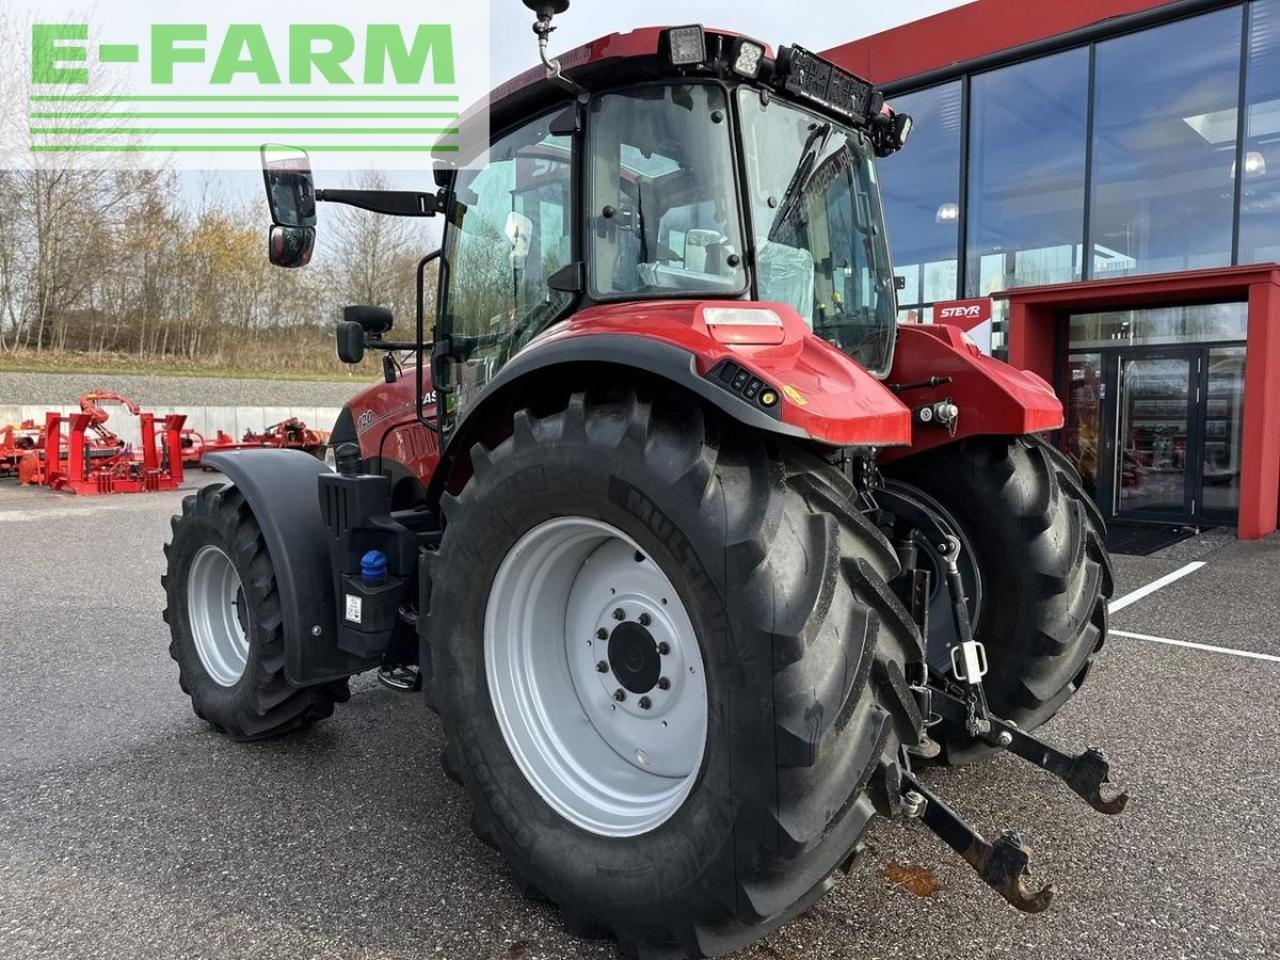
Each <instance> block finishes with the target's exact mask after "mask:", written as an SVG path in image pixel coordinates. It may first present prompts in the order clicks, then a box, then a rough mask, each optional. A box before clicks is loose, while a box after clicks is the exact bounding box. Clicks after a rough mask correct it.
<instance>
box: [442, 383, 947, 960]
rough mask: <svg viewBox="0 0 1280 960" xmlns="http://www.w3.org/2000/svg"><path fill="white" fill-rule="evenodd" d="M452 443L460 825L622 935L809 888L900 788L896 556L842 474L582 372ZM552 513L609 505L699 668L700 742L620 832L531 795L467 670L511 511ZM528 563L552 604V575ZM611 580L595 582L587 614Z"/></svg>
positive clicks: (449, 597) (588, 924) (483, 675)
mask: <svg viewBox="0 0 1280 960" xmlns="http://www.w3.org/2000/svg"><path fill="white" fill-rule="evenodd" d="M471 457H472V463H473V466H474V471H475V472H474V476H473V477H472V478H471V479H470V480H469V481H468V483H467V485H466V487H465V488H464V489H463V491H462V492H461V494H460V495H459V497H458V498H457V499H456V500H454V499H448V498H447V499H446V501H445V503H444V507H445V513H446V517H447V520H448V523H447V526H446V528H445V534H444V540H443V542H442V544H441V547H440V553H439V555H438V557H437V559H436V562H435V563H434V564H433V575H432V579H433V584H432V609H431V613H430V621H429V625H428V635H429V636H430V638H431V641H430V642H431V656H432V662H433V664H434V670H435V673H434V678H433V680H432V686H433V688H434V697H435V701H436V703H437V704H438V706H439V709H440V714H441V718H442V721H443V725H444V729H445V732H446V735H447V738H448V744H447V748H446V754H445V758H444V763H445V769H446V771H448V772H450V773H451V774H455V775H457V777H459V778H460V779H461V782H462V783H463V784H464V786H465V787H466V789H467V792H468V793H469V795H470V798H471V802H472V806H473V814H472V825H473V827H474V829H475V831H476V833H477V834H478V835H479V836H480V837H481V838H482V839H483V840H485V841H486V842H488V843H490V844H492V845H494V846H496V847H497V848H498V849H500V850H501V851H502V852H503V853H504V854H505V856H506V858H507V860H508V862H509V863H510V865H511V869H512V871H513V873H514V875H515V880H516V883H517V885H518V886H519V888H520V889H521V890H522V891H525V892H526V893H527V894H528V895H530V896H533V897H536V898H538V899H547V900H550V901H552V902H554V903H556V904H558V905H559V908H560V910H561V913H562V915H563V917H564V920H565V923H566V925H567V926H568V927H569V928H570V929H571V930H586V931H599V932H604V933H608V934H612V935H614V936H616V937H617V939H618V940H619V942H620V944H621V946H622V947H623V950H624V952H626V953H627V954H628V955H631V956H645V957H658V956H686V955H687V956H695V957H702V956H718V955H721V954H723V953H726V952H729V951H732V950H735V949H738V948H739V947H742V946H744V945H745V944H747V943H750V942H751V941H753V940H755V939H757V938H759V937H762V936H765V935H766V934H768V933H769V932H771V931H772V930H774V929H776V928H777V927H779V926H781V925H782V924H783V923H785V922H787V921H788V920H789V919H791V918H792V917H794V916H796V915H797V914H799V913H800V912H802V911H803V910H805V909H806V908H807V907H808V906H809V905H811V904H812V903H814V902H815V901H816V900H817V899H818V898H820V897H821V896H822V895H823V894H824V893H825V892H826V891H827V890H828V889H829V888H830V886H831V885H832V883H833V880H832V873H833V871H835V870H836V869H837V868H838V867H839V866H841V865H842V864H843V863H844V862H846V861H847V860H848V859H849V858H850V856H851V854H852V852H853V850H854V848H855V844H856V843H857V840H858V838H859V836H860V835H861V834H862V832H863V830H864V828H865V827H866V825H867V823H868V821H869V820H870V818H871V816H872V814H873V813H874V812H876V811H877V810H879V811H880V812H882V813H886V814H887V813H891V812H894V811H896V810H897V802H898V801H897V798H898V795H899V783H900V780H899V768H898V755H899V746H900V745H901V744H903V743H906V744H916V743H918V742H919V741H920V739H921V737H922V718H921V717H920V715H919V712H918V710H917V708H916V704H915V701H914V699H913V698H912V696H911V694H910V692H909V690H908V689H907V685H906V683H905V681H904V680H903V677H904V675H908V676H910V675H912V673H913V667H912V664H914V663H916V662H918V661H919V660H920V658H921V655H922V647H921V640H920V638H919V634H918V632H916V630H915V628H914V625H913V624H912V623H911V622H910V619H909V617H908V616H907V614H906V611H905V610H904V609H903V608H902V607H901V605H900V604H899V603H898V601H897V599H896V598H895V597H894V596H893V595H892V593H891V592H890V591H889V589H888V587H887V585H886V581H887V579H888V578H890V577H892V576H893V575H894V574H895V573H896V571H897V561H896V557H895V556H894V554H893V551H892V550H891V548H890V547H889V545H888V543H887V542H886V541H885V540H884V539H883V537H882V536H881V535H880V533H879V531H878V530H876V529H875V527H874V526H873V525H872V524H870V523H869V522H868V521H867V520H866V519H865V518H863V517H862V516H861V515H859V514H856V513H853V512H851V511H850V510H849V509H848V508H847V507H846V504H847V503H848V502H850V493H851V490H850V488H849V487H848V485H847V484H846V483H845V482H844V480H843V478H842V476H841V475H840V474H839V472H838V471H836V470H834V469H833V468H831V467H830V466H828V465H827V464H825V463H823V462H822V461H819V460H816V459H814V458H812V457H808V456H806V455H804V454H802V453H800V452H798V451H794V450H779V449H776V448H771V447H770V446H769V444H768V443H767V442H766V441H765V440H764V439H762V438H761V437H760V436H758V435H754V434H744V433H741V432H737V431H734V430H732V429H730V428H725V429H724V430H723V433H722V432H721V429H720V427H719V426H718V425H717V424H715V423H712V422H708V421H706V420H705V419H704V414H703V411H702V410H701V409H700V408H699V407H698V406H697V405H696V404H693V403H691V402H689V400H688V398H687V397H674V398H671V399H670V400H668V401H666V402H663V401H658V402H649V401H647V400H644V399H637V398H636V397H635V396H633V395H627V396H623V397H615V398H613V399H610V400H605V399H595V400H593V401H591V402H589V401H587V400H586V399H585V398H584V396H583V395H581V394H579V395H577V396H575V397H573V398H572V399H571V400H570V402H569V405H568V407H567V409H564V410H562V411H559V412H557V413H553V414H551V415H550V416H547V417H545V418H543V419H535V418H534V417H533V416H531V415H530V414H529V413H528V412H527V411H520V412H518V413H517V414H516V416H515V422H514V428H513V433H512V435H511V436H510V437H508V438H507V439H506V440H505V441H503V442H502V443H501V444H499V445H498V446H497V447H496V449H494V450H492V451H489V450H486V449H484V448H483V447H481V446H476V447H475V448H473V450H472V453H471ZM566 518H576V519H581V520H583V521H589V522H590V523H599V524H607V525H608V527H609V528H610V529H612V530H614V531H617V532H618V533H620V534H621V535H622V536H623V537H625V538H626V540H627V541H629V542H630V543H632V544H634V545H635V546H636V548H637V550H636V553H637V557H638V558H639V557H643V561H642V560H640V559H637V561H636V562H637V563H640V562H650V561H651V562H652V563H653V564H654V565H655V566H656V568H657V569H658V570H659V571H660V573H661V575H662V576H664V577H665V578H666V581H667V582H668V583H669V584H670V585H671V586H672V587H673V588H674V591H675V593H676V597H675V598H674V599H676V600H678V601H679V603H680V604H682V606H683V608H684V610H685V611H687V614H688V618H689V621H690V623H691V626H692V631H691V633H690V635H689V637H688V640H687V642H689V643H692V644H693V645H694V646H695V647H696V654H697V657H698V658H699V662H700V663H701V664H702V666H703V668H704V670H705V685H704V689H705V697H706V700H705V703H706V709H705V725H704V726H705V734H704V735H705V742H704V744H703V745H702V750H701V759H700V761H699V762H698V763H697V764H696V765H695V766H694V768H693V770H692V773H691V775H690V777H689V779H688V781H687V783H685V793H684V795H683V797H682V798H680V799H679V802H677V803H672V804H669V809H664V810H663V811H661V812H660V815H658V816H655V817H654V818H653V822H645V823H641V824H639V825H638V826H636V827H635V828H634V829H629V831H628V832H626V833H625V835H624V834H623V832H621V831H614V833H615V835H612V836H611V835H607V830H603V829H600V828H599V826H597V827H594V828H590V829H588V828H586V827H584V826H582V825H580V823H581V822H582V821H583V820H584V819H586V818H585V817H584V816H582V815H581V811H578V813H577V814H575V816H574V818H573V819H574V820H577V821H579V822H573V820H571V819H570V817H569V816H566V815H564V814H563V813H562V812H559V810H560V808H561V806H562V805H561V804H560V803H559V802H558V801H557V802H556V804H555V805H554V806H553V803H551V802H549V801H548V795H549V793H550V791H549V790H548V789H547V781H546V777H547V774H546V773H545V770H543V772H542V773H536V772H535V774H534V775H530V773H528V772H527V771H528V770H529V769H530V767H529V762H528V760H527V759H526V757H527V754H528V752H529V751H528V749H527V748H526V747H525V745H524V744H523V743H522V742H521V741H519V740H518V739H517V740H514V741H513V740H512V739H511V735H510V731H509V729H504V724H505V726H506V728H509V727H510V726H511V723H512V712H511V711H509V710H508V709H506V708H505V707H504V706H503V705H502V704H501V701H500V699H495V696H494V693H493V691H494V689H495V688H494V686H493V681H492V680H491V678H490V675H489V673H488V672H487V667H490V666H492V664H487V663H486V648H488V649H490V650H495V649H500V648H497V647H495V646H494V644H495V643H499V644H500V643H502V642H505V641H504V636H503V635H497V636H496V638H495V634H494V632H493V630H492V629H491V630H490V634H489V635H488V636H486V628H487V627H493V625H494V624H495V623H500V622H507V621H503V620H500V619H492V620H491V619H490V613H489V610H490V601H489V585H490V584H493V583H494V582H495V576H499V577H504V576H505V574H503V573H502V571H503V569H504V562H505V561H506V558H508V557H509V556H512V555H513V554H517V553H518V551H519V550H520V549H521V548H520V544H521V542H522V541H523V542H525V543H528V542H529V540H528V537H529V536H530V535H531V534H530V532H531V531H532V535H533V536H535V537H536V536H538V535H539V534H538V531H539V530H545V529H552V528H549V527H548V526H547V525H548V523H552V524H554V523H559V522H563V521H564V520H565V519H566ZM601 549H603V548H601ZM590 563H591V560H590V556H589V557H588V559H587V560H585V561H583V562H582V565H581V566H582V569H583V570H586V569H587V568H588V567H589V565H590ZM534 569H538V568H536V567H535V568H534ZM545 576H546V578H547V580H548V581H550V580H551V579H553V577H554V573H553V572H548V573H546V574H545ZM501 582H502V583H504V584H505V583H510V582H511V581H510V580H509V579H504V580H502V581H501ZM539 586H541V587H542V588H543V592H542V593H541V595H540V596H541V597H542V598H543V602H544V603H545V604H547V605H548V606H551V607H552V608H553V611H558V610H559V606H558V600H557V598H558V597H559V596H560V594H557V593H555V592H554V590H553V589H552V586H551V585H550V583H549V582H548V583H545V584H540V585H539ZM622 592H623V593H626V591H625V590H624V591H622ZM601 593H603V590H601ZM512 595H513V594H512V593H511V592H510V591H506V592H504V594H503V599H509V598H510V597H511V596H512ZM593 602H594V601H593ZM613 602H614V601H613V600H612V599H611V598H610V597H608V596H602V599H601V600H600V603H601V604H602V610H604V619H603V623H608V620H609V614H608V608H609V607H610V606H612V604H613ZM646 602H647V601H646ZM658 602H659V601H655V603H658ZM500 605H501V604H499V606H500ZM656 609H659V610H660V609H661V607H660V606H659V607H657V608H656ZM544 614H545V610H540V609H539V610H536V611H535V614H531V615H537V616H542V615H544ZM626 616H627V619H628V621H629V620H630V619H631V614H627V615H626ZM565 618H566V619H572V617H571V616H570V615H569V614H566V615H565ZM516 622H518V618H517V621H516ZM655 622H656V614H655ZM592 623H594V621H593V622H592ZM599 629H606V627H604V626H601V627H600V628H599ZM615 629H619V628H615ZM582 632H583V633H584V635H583V636H582V637H580V638H579V637H578V636H577V631H575V632H573V633H572V635H568V631H567V630H566V628H564V627H561V628H560V629H559V631H558V634H557V633H556V632H553V631H550V630H542V631H541V632H540V633H539V637H540V641H541V642H542V643H544V644H545V647H543V649H544V650H545V653H544V654H543V655H544V656H545V657H548V658H551V660H552V661H553V662H554V661H555V659H556V658H561V659H560V661H559V662H560V663H561V664H562V665H563V664H564V663H566V660H565V659H564V658H565V657H566V651H567V656H568V657H569V658H570V660H571V659H572V657H573V656H574V654H573V649H574V647H572V646H570V645H569V643H570V641H572V642H573V643H578V642H579V641H580V643H581V645H582V647H583V648H584V649H585V647H586V646H587V645H588V644H589V643H590V641H591V638H592V636H593V635H594V634H593V631H592V630H591V629H587V630H584V631H582ZM606 632H607V629H606ZM610 640H611V641H612V635H611V636H610ZM674 642H675V641H673V643H674ZM694 652H695V651H693V650H689V651H686V653H687V654H688V655H687V656H685V659H684V660H683V661H682V662H683V663H686V664H689V663H692V662H693V653H694ZM534 666H535V669H549V668H547V667H543V666H539V665H538V664H536V663H535V664H534ZM601 672H602V673H603V672H604V671H601ZM619 675H620V676H621V672H619ZM634 692H635V691H633V693H632V694H629V696H631V695H634ZM594 696H595V694H594V693H588V694H586V697H588V698H590V697H594ZM601 696H602V697H603V700H607V699H608V697H607V693H602V694H601ZM565 699H567V698H565ZM579 699H580V702H579V704H578V705H577V709H578V710H579V711H580V712H581V713H582V714H583V715H584V722H583V724H582V728H583V729H586V728H587V724H588V723H590V722H592V721H591V720H590V715H589V714H587V710H588V708H587V707H584V706H581V699H582V698H581V696H580V698H579ZM561 702H563V701H561ZM655 704H656V700H655ZM605 706H606V707H607V706H608V705H607V703H606V704H605ZM593 709H594V708H593ZM500 717H501V718H502V719H500ZM578 736H579V737H583V736H586V734H578ZM600 736H601V739H604V738H603V735H600ZM513 742H515V743H516V744H517V751H518V752H519V753H520V757H517V755H516V753H517V751H513V747H512V743H513ZM526 742H527V741H526ZM568 749H569V748H566V751H568ZM615 750H616V748H615ZM566 756H567V759H566V761H565V762H566V763H568V762H569V759H572V757H568V754H567V753H566ZM619 756H622V754H621V753H619ZM623 759H625V757H623ZM595 769H596V770H597V772H600V780H601V781H602V782H603V781H604V780H605V776H604V773H603V771H602V770H601V769H600V768H599V767H596V768H595ZM681 769H682V770H683V768H681ZM677 775H678V774H677ZM673 782H674V781H673ZM553 786H554V784H553ZM552 800H556V798H555V797H554V796H553V797H552Z"/></svg>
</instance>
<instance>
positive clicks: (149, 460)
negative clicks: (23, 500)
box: [0, 390, 329, 494]
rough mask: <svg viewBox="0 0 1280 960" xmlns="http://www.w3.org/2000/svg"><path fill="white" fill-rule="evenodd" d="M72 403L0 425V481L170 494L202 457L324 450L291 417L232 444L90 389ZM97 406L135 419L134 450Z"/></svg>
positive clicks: (323, 441) (322, 434)
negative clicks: (75, 407)
mask: <svg viewBox="0 0 1280 960" xmlns="http://www.w3.org/2000/svg"><path fill="white" fill-rule="evenodd" d="M78 402H79V405H80V412H79V413H73V414H70V415H65V414H62V413H59V412H56V411H49V412H48V413H46V414H45V419H44V423H42V424H41V423H37V421H35V420H24V421H23V422H22V423H20V424H6V425H4V426H0V478H10V477H16V478H17V480H18V482H19V483H21V484H24V485H26V486H40V487H50V488H52V489H55V490H63V491H66V492H69V493H76V494H99V493H141V492H143V491H146V490H176V489H177V488H178V487H180V486H181V485H182V470H183V467H184V466H193V467H194V466H202V465H203V460H204V457H205V455H206V454H209V453H225V452H228V451H231V450H260V449H276V450H300V451H302V452H304V453H308V454H310V455H311V456H313V457H316V458H319V459H323V457H324V455H325V451H326V450H327V448H328V442H329V432H328V431H327V430H312V429H311V428H310V427H308V426H307V425H306V423H304V422H303V421H302V420H299V419H298V418H297V417H289V418H287V419H285V420H281V421H280V422H278V423H273V424H271V425H269V426H267V427H264V428H263V429H262V430H261V431H260V432H255V431H253V430H246V431H245V433H244V436H243V437H241V438H240V439H239V440H237V439H235V437H233V436H232V435H231V434H228V433H226V432H224V431H223V430H218V431H217V432H216V433H215V434H214V435H213V436H212V437H207V436H206V435H205V434H203V433H201V432H200V431H198V430H195V429H192V428H190V427H186V426H184V425H185V423H186V420H187V417H186V414H176V413H170V414H165V415H164V416H163V417H157V415H156V414H154V413H149V412H146V411H144V410H143V409H142V408H141V407H140V406H139V405H138V404H137V403H135V402H134V401H132V400H130V399H129V398H128V397H125V396H122V395H121V394H118V393H114V392H112V391H109V390H94V391H91V392H89V393H86V394H84V395H83V396H82V397H80V398H79V401H78ZM103 404H108V405H113V404H114V405H118V406H120V407H122V408H123V409H124V410H126V411H127V412H128V413H129V415H131V416H134V417H137V418H138V443H137V445H136V446H135V445H134V444H132V443H129V442H127V441H125V440H124V439H123V438H122V437H121V436H119V435H118V434H117V433H115V432H114V431H113V430H111V428H110V427H108V426H107V423H108V421H109V420H110V419H111V414H110V413H109V412H108V410H107V409H106V408H105V407H104V406H103ZM64 434H65V439H66V442H65V444H64V443H63V439H64ZM50 464H53V466H52V467H50Z"/></svg>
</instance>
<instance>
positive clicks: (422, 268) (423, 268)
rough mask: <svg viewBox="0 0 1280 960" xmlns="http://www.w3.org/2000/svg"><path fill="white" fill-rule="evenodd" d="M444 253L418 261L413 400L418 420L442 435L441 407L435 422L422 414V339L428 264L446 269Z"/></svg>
mask: <svg viewBox="0 0 1280 960" xmlns="http://www.w3.org/2000/svg"><path fill="white" fill-rule="evenodd" d="M443 253H444V248H443V247H441V248H440V249H439V250H436V251H434V252H432V253H428V254H427V255H426V256H425V257H423V258H422V259H421V260H419V261H418V315H417V322H418V328H417V338H416V339H417V341H418V342H417V344H416V345H415V346H414V350H415V352H416V354H417V364H416V365H415V367H414V371H413V374H414V376H415V377H416V378H417V383H418V387H417V392H416V394H415V396H414V400H413V405H414V406H415V407H416V408H417V409H416V411H415V412H416V413H417V415H418V422H419V423H421V424H422V425H423V426H424V427H426V428H427V429H428V430H433V431H435V432H436V433H438V434H440V435H441V436H443V435H444V424H443V423H441V422H439V421H440V417H439V416H438V412H439V407H437V417H436V422H434V423H433V422H432V421H430V420H428V419H427V418H426V417H425V416H423V414H422V358H423V352H422V351H423V345H422V339H423V336H424V330H423V326H424V321H423V315H424V314H425V313H426V309H427V307H426V298H425V297H424V296H423V295H422V282H423V280H424V279H425V278H426V275H427V266H428V265H429V264H430V263H431V261H432V260H440V269H441V270H444V269H446V266H447V264H448V261H446V260H442V259H441V255H442V254H443ZM442 279H443V277H442ZM437 290H439V284H437ZM433 346H434V344H433ZM432 383H433V385H434V380H433V381H432ZM435 391H436V396H440V387H439V386H435Z"/></svg>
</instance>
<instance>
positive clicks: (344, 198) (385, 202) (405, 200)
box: [316, 190, 444, 217]
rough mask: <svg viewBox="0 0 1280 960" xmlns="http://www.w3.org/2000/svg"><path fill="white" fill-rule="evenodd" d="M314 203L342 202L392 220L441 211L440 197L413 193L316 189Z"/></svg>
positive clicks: (405, 191)
mask: <svg viewBox="0 0 1280 960" xmlns="http://www.w3.org/2000/svg"><path fill="white" fill-rule="evenodd" d="M316 200H317V201H318V202H323V203H345V204H346V205H347V206H349V207H359V208H360V209H361V210H369V211H372V212H373V213H385V214H387V215H389V216H392V217H434V216H435V215H436V214H437V213H439V212H440V211H441V210H443V209H444V202H443V199H442V197H441V196H440V195H439V194H436V193H419V192H418V191H416V190H317V191H316Z"/></svg>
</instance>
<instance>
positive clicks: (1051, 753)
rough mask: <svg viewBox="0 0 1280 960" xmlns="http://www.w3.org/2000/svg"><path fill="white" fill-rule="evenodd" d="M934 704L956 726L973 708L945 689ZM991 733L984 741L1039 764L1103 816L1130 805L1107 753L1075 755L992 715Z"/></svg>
mask: <svg viewBox="0 0 1280 960" xmlns="http://www.w3.org/2000/svg"><path fill="white" fill-rule="evenodd" d="M933 705H934V709H935V710H937V712H938V713H940V714H941V715H942V716H944V717H946V718H947V719H949V720H951V721H952V722H955V723H962V722H964V721H965V720H966V718H967V716H968V713H969V707H968V705H967V704H966V703H965V702H964V701H962V700H960V699H959V698H958V697H955V696H953V695H952V694H950V693H947V692H946V691H943V690H938V689H936V688H935V689H934V691H933ZM987 719H988V721H989V722H990V724H991V730H990V732H989V733H987V734H986V736H985V737H984V738H983V739H984V740H985V741H986V742H987V743H989V744H991V746H993V747H1001V748H1002V749H1005V750H1008V751H1009V752H1010V753H1012V754H1013V755H1014V756H1016V757H1021V758H1022V759H1023V760H1026V761H1028V762H1029V763H1033V764H1035V765H1036V766H1037V767H1039V768H1040V769H1041V770H1047V771H1048V772H1049V773H1051V774H1053V775H1054V776H1055V777H1057V778H1058V779H1059V780H1061V781H1062V782H1063V783H1065V784H1066V785H1067V786H1068V787H1070V788H1071V790H1072V792H1074V793H1075V794H1077V795H1078V796H1079V797H1080V798H1081V799H1083V800H1084V801H1085V802H1086V803H1087V804H1089V806H1091V807H1093V809H1095V810H1097V811H1098V812H1099V813H1105V814H1107V815H1108V816H1115V815H1116V814H1118V813H1120V812H1122V811H1123V810H1124V808H1125V805H1126V804H1127V803H1128V802H1129V794H1128V792H1126V791H1124V790H1121V789H1120V788H1119V787H1117V786H1115V785H1114V784H1113V783H1111V781H1110V779H1109V776H1110V773H1111V767H1110V764H1109V763H1108V762H1107V757H1106V754H1104V753H1103V752H1102V751H1101V750H1099V749H1097V748H1096V747H1089V748H1088V749H1087V750H1085V751H1084V753H1081V754H1078V755H1076V756H1072V755H1071V754H1069V753H1063V752H1062V751H1061V750H1059V749H1058V748H1057V747H1055V746H1053V745H1051V744H1048V743H1046V742H1045V741H1043V740H1041V739H1040V738H1039V737H1037V736H1034V735H1032V734H1030V733H1027V732H1026V731H1024V730H1021V729H1019V727H1018V726H1017V725H1016V724H1014V723H1011V722H1010V721H1008V720H1001V719H1000V718H999V717H997V716H993V715H991V714H988V716H987Z"/></svg>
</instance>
